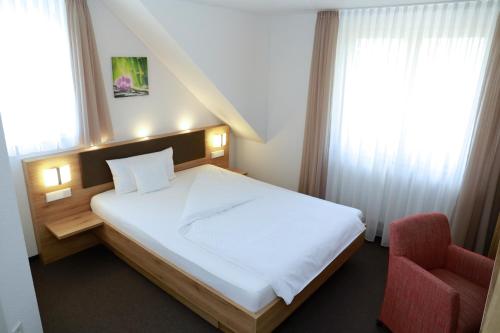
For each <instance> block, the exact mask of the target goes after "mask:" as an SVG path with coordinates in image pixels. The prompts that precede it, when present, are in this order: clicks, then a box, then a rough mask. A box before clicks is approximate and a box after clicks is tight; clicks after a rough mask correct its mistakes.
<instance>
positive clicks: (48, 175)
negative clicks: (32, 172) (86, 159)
mask: <svg viewBox="0 0 500 333" xmlns="http://www.w3.org/2000/svg"><path fill="white" fill-rule="evenodd" d="M43 181H44V183H45V187H52V186H57V185H62V184H66V183H69V182H70V181H71V170H70V168H69V165H67V164H66V165H63V166H61V167H57V168H51V169H45V170H43Z"/></svg>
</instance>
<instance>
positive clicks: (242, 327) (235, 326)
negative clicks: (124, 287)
mask: <svg viewBox="0 0 500 333" xmlns="http://www.w3.org/2000/svg"><path fill="white" fill-rule="evenodd" d="M94 233H95V235H96V236H97V238H99V239H100V240H101V242H102V243H103V244H105V245H106V246H107V247H108V248H110V249H111V250H112V251H113V252H114V253H115V254H116V255H117V256H118V257H120V258H121V259H122V260H124V261H125V262H127V263H128V264H129V265H130V266H132V267H133V268H134V269H136V270H137V271H138V272H140V273H141V274H142V275H144V276H145V277H146V278H148V279H149V280H150V281H151V282H153V283H154V284H156V285H157V286H158V287H160V288H162V289H163V290H164V291H166V292H167V293H169V294H170V295H172V296H173V297H175V298H176V299H177V300H178V301H180V302H181V303H183V304H184V305H186V306H187V307H189V308H190V309H191V310H193V311H194V312H196V313H197V314H198V315H200V316H201V317H202V318H204V319H205V320H207V321H208V322H209V323H211V324H212V325H214V326H215V327H217V328H219V329H220V330H222V331H224V332H242V333H246V332H271V331H272V330H273V329H275V328H276V327H278V325H279V324H281V323H282V322H283V321H284V320H285V319H286V318H287V317H288V316H289V315H290V314H292V312H293V311H295V309H297V308H298V307H299V306H300V305H301V304H302V303H303V302H304V301H305V300H306V299H307V298H308V297H309V296H311V295H312V294H313V293H314V292H315V291H316V290H317V289H318V288H319V287H320V286H321V285H322V284H323V283H324V282H325V281H326V280H327V279H328V278H329V277H330V276H331V275H332V274H333V273H334V272H335V271H336V270H337V269H339V268H340V267H341V266H342V265H343V264H344V263H345V262H346V261H347V260H348V259H349V258H350V257H351V256H352V255H353V254H354V253H355V252H356V251H357V250H358V249H359V248H360V247H361V246H362V245H363V242H364V235H363V234H362V235H360V236H358V237H357V238H356V239H355V240H354V241H353V242H352V243H351V244H350V245H349V246H348V247H347V248H346V249H345V250H344V251H343V252H342V253H341V254H340V255H339V256H338V257H337V258H336V259H335V260H334V261H333V262H332V263H331V264H330V265H329V266H328V267H326V268H325V269H324V270H323V272H321V274H320V275H318V276H317V277H316V278H315V279H314V280H313V281H312V282H311V283H309V285H308V286H307V287H306V288H305V289H304V290H302V292H300V293H299V294H298V295H297V296H296V297H295V299H294V300H293V302H292V303H291V304H290V305H286V304H285V303H284V302H283V300H282V299H278V298H277V299H276V300H274V301H273V302H271V303H270V304H269V305H267V306H266V307H264V308H263V309H262V310H260V311H259V312H257V313H253V312H250V311H248V310H246V309H244V308H243V307H241V306H240V305H238V304H236V303H235V302H233V301H231V300H230V299H228V298H227V297H225V296H224V295H222V294H221V293H219V292H218V291H217V290H215V289H213V288H211V287H209V286H207V285H206V284H204V283H203V282H201V281H199V280H198V279H197V278H195V277H193V276H191V275H190V274H188V273H185V272H183V271H182V270H181V269H179V268H178V267H176V266H175V265H173V264H172V263H170V262H168V261H166V260H164V259H163V258H161V257H159V256H158V255H156V254H154V253H153V252H151V251H149V250H148V249H146V248H144V247H143V246H141V245H140V244H139V243H138V242H136V241H135V240H133V239H131V238H128V237H127V236H125V235H124V234H123V233H121V232H120V231H118V230H116V229H115V228H113V226H111V225H110V224H108V223H105V224H104V225H103V226H102V227H100V228H98V229H96V230H95V231H94Z"/></svg>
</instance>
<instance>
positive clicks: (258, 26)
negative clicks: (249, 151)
mask: <svg viewBox="0 0 500 333" xmlns="http://www.w3.org/2000/svg"><path fill="white" fill-rule="evenodd" d="M142 3H143V4H144V5H145V6H146V8H148V9H149V11H150V12H151V13H152V14H153V15H154V16H155V17H156V18H157V20H158V21H159V22H160V23H161V24H162V25H163V27H164V28H165V30H166V31H167V32H168V33H169V34H170V35H171V36H172V37H173V38H174V39H175V40H176V41H177V42H178V43H179V44H180V45H181V47H182V48H183V49H184V51H186V52H187V54H189V56H190V57H191V58H192V60H193V61H194V62H195V63H196V65H198V66H199V67H200V68H201V70H202V71H203V72H204V73H205V74H206V75H207V76H208V78H210V80H211V81H212V82H213V83H214V84H215V85H216V86H217V88H218V89H219V90H220V91H221V92H222V93H223V94H224V96H225V97H226V98H227V99H228V100H229V101H230V102H231V103H232V104H233V105H234V106H235V108H236V109H237V110H238V111H239V113H240V114H241V115H242V116H243V117H244V118H245V119H246V120H247V121H248V122H249V123H250V125H252V127H253V128H254V129H255V130H256V131H257V132H258V134H260V135H261V137H262V138H264V139H265V134H266V127H267V116H266V103H267V102H266V95H267V64H268V62H267V56H268V55H267V51H268V44H269V40H268V30H267V19H266V17H265V16H262V15H256V14H252V13H248V12H243V11H238V10H232V9H226V8H222V7H214V6H207V5H201V4H194V3H191V2H189V1H179V0H166V1H158V0H142Z"/></svg>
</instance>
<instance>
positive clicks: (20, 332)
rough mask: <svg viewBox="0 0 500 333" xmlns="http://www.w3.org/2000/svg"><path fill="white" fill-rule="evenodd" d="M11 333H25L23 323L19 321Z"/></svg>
mask: <svg viewBox="0 0 500 333" xmlns="http://www.w3.org/2000/svg"><path fill="white" fill-rule="evenodd" d="M11 332H12V333H23V323H21V322H20V321H18V322H17V324H16V325H15V326H14V328H13V329H12V331H11Z"/></svg>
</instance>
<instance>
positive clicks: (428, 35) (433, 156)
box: [327, 1, 498, 244]
mask: <svg viewBox="0 0 500 333" xmlns="http://www.w3.org/2000/svg"><path fill="white" fill-rule="evenodd" d="M497 13H498V2H497V1H475V2H456V3H445V4H429V5H418V6H402V7H390V8H376V9H355V10H344V11H341V12H340V26H339V37H338V45H337V59H336V68H335V83H334V92H333V102H332V103H333V104H332V130H331V133H332V135H331V145H330V152H331V153H330V170H329V176H328V181H329V182H328V191H327V198H328V199H330V200H333V201H336V202H339V203H342V204H346V205H349V206H354V207H357V208H359V209H361V210H362V211H363V212H364V214H365V218H366V222H367V238H368V239H371V240H373V238H374V237H375V236H376V235H382V236H383V243H384V244H387V226H388V222H391V221H392V220H394V219H397V218H400V217H403V216H405V215H408V214H412V213H417V212H423V211H434V210H437V211H441V212H444V213H446V214H448V215H451V213H452V212H453V208H454V206H455V203H456V199H457V196H458V193H459V190H460V187H461V184H462V178H463V174H464V169H465V165H466V162H467V156H468V153H469V149H470V146H471V140H472V134H473V131H474V124H475V119H476V115H477V110H478V99H479V96H480V92H481V87H482V81H483V73H484V69H485V68H484V67H485V65H486V60H487V56H488V51H489V45H490V41H491V37H492V33H493V30H494V24H495V20H496V14H497Z"/></svg>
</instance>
